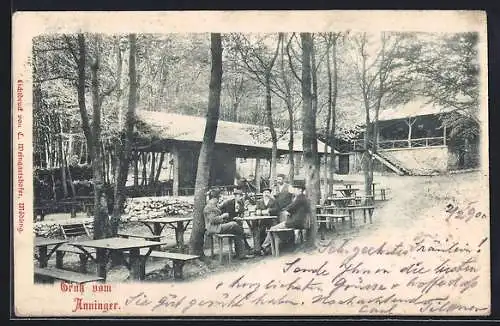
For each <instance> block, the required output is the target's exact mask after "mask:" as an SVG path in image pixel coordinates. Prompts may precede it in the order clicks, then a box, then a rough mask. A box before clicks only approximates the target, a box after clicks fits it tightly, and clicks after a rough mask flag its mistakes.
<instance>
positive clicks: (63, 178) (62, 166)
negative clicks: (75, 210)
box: [57, 117, 68, 198]
mask: <svg viewBox="0 0 500 326" xmlns="http://www.w3.org/2000/svg"><path fill="white" fill-rule="evenodd" d="M57 122H58V125H59V128H58V129H59V135H58V137H57V150H58V153H59V157H60V165H59V167H60V169H61V184H62V189H63V195H64V197H63V198H67V197H68V182H67V180H66V165H65V164H64V163H65V162H64V153H63V139H62V137H63V135H62V123H61V118H60V117H58V118H57Z"/></svg>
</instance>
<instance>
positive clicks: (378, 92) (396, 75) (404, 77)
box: [354, 32, 414, 195]
mask: <svg viewBox="0 0 500 326" xmlns="http://www.w3.org/2000/svg"><path fill="white" fill-rule="evenodd" d="M409 39H411V38H410V37H409V35H407V34H402V33H386V32H382V33H381V34H380V37H379V39H378V40H377V41H376V42H375V41H372V40H371V37H370V36H369V35H368V33H366V32H365V33H361V34H358V35H355V36H354V43H355V48H356V52H357V61H356V62H355V63H354V68H355V78H356V83H357V86H358V89H359V92H360V95H361V101H362V103H363V107H364V111H365V128H366V129H365V132H364V142H363V173H364V178H365V194H366V195H371V194H372V183H373V153H375V152H376V151H377V134H378V117H379V112H380V109H381V107H382V105H384V106H391V105H397V104H401V103H405V102H407V101H408V100H409V99H411V96H412V94H413V91H412V89H411V88H412V87H411V85H412V84H413V82H414V76H412V75H411V74H409V63H408V62H407V58H408V57H409V53H408V51H411V50H410V49H409V48H408V47H406V46H405V43H406V41H407V40H409Z"/></svg>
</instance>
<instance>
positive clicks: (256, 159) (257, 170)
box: [254, 157, 261, 193]
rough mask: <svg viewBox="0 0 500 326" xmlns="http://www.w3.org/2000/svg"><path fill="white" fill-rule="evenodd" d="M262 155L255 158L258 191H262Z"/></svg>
mask: <svg viewBox="0 0 500 326" xmlns="http://www.w3.org/2000/svg"><path fill="white" fill-rule="evenodd" d="M260 170H261V169H260V157H257V158H255V174H254V176H255V186H256V187H257V193H260V177H261V176H260Z"/></svg>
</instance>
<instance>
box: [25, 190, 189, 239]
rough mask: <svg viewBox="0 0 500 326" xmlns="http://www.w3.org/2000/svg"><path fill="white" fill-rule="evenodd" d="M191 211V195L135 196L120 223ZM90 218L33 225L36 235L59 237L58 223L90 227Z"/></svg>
mask: <svg viewBox="0 0 500 326" xmlns="http://www.w3.org/2000/svg"><path fill="white" fill-rule="evenodd" d="M192 212H193V198H192V197H182V198H176V197H170V196H168V197H137V198H128V199H127V200H126V202H125V211H124V214H123V215H122V218H121V221H122V223H127V222H135V221H139V220H144V219H148V218H156V217H165V216H176V215H188V214H190V213H192ZM92 221H93V219H92V218H79V219H76V218H75V219H67V220H63V221H43V222H36V223H34V225H33V231H34V233H35V235H36V236H42V237H51V238H61V237H62V233H61V230H60V228H59V224H60V223H88V224H87V225H88V226H89V228H90V229H92Z"/></svg>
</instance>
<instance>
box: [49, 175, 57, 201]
mask: <svg viewBox="0 0 500 326" xmlns="http://www.w3.org/2000/svg"><path fill="white" fill-rule="evenodd" d="M50 179H51V181H52V198H53V199H54V200H57V191H56V181H55V180H54V173H52V171H50Z"/></svg>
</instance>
